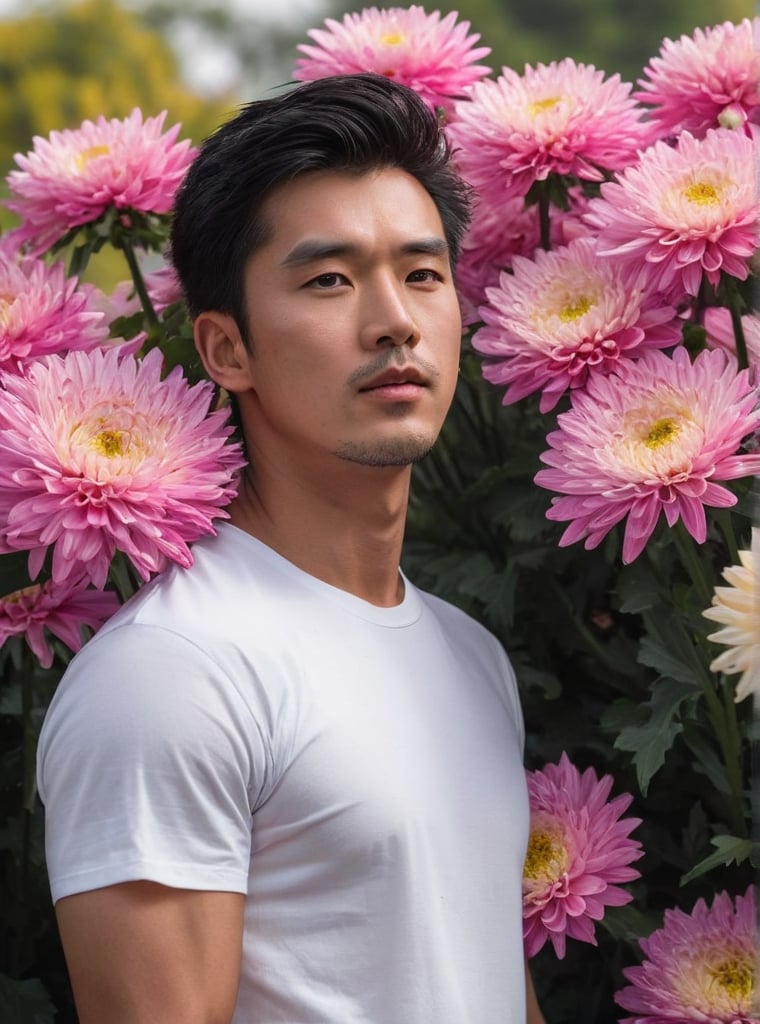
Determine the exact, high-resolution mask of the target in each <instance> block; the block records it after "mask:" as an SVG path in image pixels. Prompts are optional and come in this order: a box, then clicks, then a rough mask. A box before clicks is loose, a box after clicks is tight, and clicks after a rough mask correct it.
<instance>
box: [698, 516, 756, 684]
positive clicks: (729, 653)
mask: <svg viewBox="0 0 760 1024" xmlns="http://www.w3.org/2000/svg"><path fill="white" fill-rule="evenodd" d="M739 559H740V561H741V565H731V566H729V567H728V568H727V569H724V571H723V574H722V575H723V579H724V580H725V581H726V583H728V584H729V586H727V587H716V588H715V594H714V597H713V603H712V607H710V608H708V609H707V610H706V611H705V612H703V615H704V616H705V618H707V619H712V621H713V622H719V623H721V625H722V626H723V628H722V629H719V630H718V631H717V632H715V633H711V634H710V635H709V636H708V638H707V639H708V640H712V641H713V642H714V643H716V644H725V645H726V647H727V650H725V651H723V653H722V654H719V655H718V657H717V658H716V659H715V660H714V661H713V662H712V664H711V665H710V668H711V669H712V671H713V672H726V673H727V674H729V675H731V674H734V673H737V672H741V673H742V676H741V679H740V680H739V682H738V683H737V686H736V700H737V701H739V700H743V699H744V698H745V697H748V696H749V695H750V694H751V693H755V694H757V695H759V696H760V593H758V588H757V581H758V579H760V570H759V569H758V560H760V529H758V528H755V529H754V530H753V531H752V544H751V548H750V550H749V551H740V552H739Z"/></svg>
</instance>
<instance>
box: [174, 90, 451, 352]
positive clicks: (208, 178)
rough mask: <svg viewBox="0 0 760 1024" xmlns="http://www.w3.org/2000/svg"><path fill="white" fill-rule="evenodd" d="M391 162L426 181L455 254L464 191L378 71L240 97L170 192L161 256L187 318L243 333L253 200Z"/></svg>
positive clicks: (257, 237) (419, 116)
mask: <svg viewBox="0 0 760 1024" xmlns="http://www.w3.org/2000/svg"><path fill="white" fill-rule="evenodd" d="M391 167H394V168H396V167H397V168H400V169H401V170H403V171H406V172H407V173H408V174H410V175H411V176H412V177H414V178H416V179H417V181H418V182H419V183H420V184H421V185H422V186H423V188H425V189H426V191H427V192H428V193H429V195H430V196H431V198H432V199H433V202H434V203H435V205H436V207H437V209H438V212H439V214H440V217H441V221H442V223H443V229H444V234H445V236H446V241H447V243H448V246H449V250H450V253H451V259H452V263H454V262H455V261H456V258H457V255H458V253H459V247H460V243H461V240H462V236H463V234H464V232H465V230H466V228H467V225H468V222H469V203H470V193H469V189H468V187H467V185H466V184H465V183H464V182H463V181H462V179H461V178H460V177H459V176H458V175H457V173H456V171H455V170H454V168H453V166H452V162H451V154H450V151H449V148H448V145H447V143H446V140H445V137H444V135H443V132H442V131H441V129H440V127H439V125H438V122H437V120H436V118H435V116H434V114H433V113H432V112H431V111H430V110H429V109H428V107H427V106H426V105H425V104H424V103H423V101H422V100H421V99H420V98H419V96H418V95H417V94H416V93H415V92H413V91H412V90H411V89H409V88H407V87H406V86H403V85H399V84H398V83H396V82H392V81H391V80H389V79H387V78H384V77H383V76H381V75H374V74H360V75H340V76H336V77H333V78H323V79H319V80H317V81H314V82H308V83H306V84H305V85H301V86H299V87H298V88H296V89H293V90H292V91H291V92H288V93H286V94H285V95H282V96H278V97H277V98H274V99H266V100H260V101H256V102H254V103H249V104H247V105H246V106H244V107H242V108H241V109H240V111H239V112H238V113H237V115H236V116H235V117H233V118H232V119H231V120H230V121H228V122H226V123H225V124H223V125H222V126H221V127H220V128H218V129H217V130H216V131H215V132H214V133H213V134H212V135H211V136H209V138H208V139H206V140H205V142H204V143H203V144H202V145H201V147H200V150H199V152H198V155H197V156H196V158H195V160H194V162H193V164H192V165H191V167H190V169H189V170H188V172H187V175H186V177H185V180H184V182H183V183H182V185H181V187H180V189H179V191H178V193H177V197H176V201H175V206H174V217H173V224H172V233H171V240H170V256H171V259H172V262H173V264H174V267H175V269H176V271H177V274H178V276H179V279H180V282H181V284H182V288H183V290H184V294H185V300H186V302H187V305H188V309H189V311H190V315H191V316H192V317H196V316H197V315H198V314H199V313H200V312H202V311H204V310H211V309H214V310H218V311H220V312H223V313H228V314H230V315H232V316H233V317H234V318H235V320H236V321H237V324H238V327H239V328H240V330H241V332H242V334H243V337H244V338H246V337H247V330H246V312H247V311H246V308H245V291H244V287H243V280H244V271H245V264H246V260H247V259H248V257H249V256H250V255H251V253H253V252H254V251H255V249H257V248H258V247H259V246H260V245H262V244H264V243H265V242H266V240H267V238H268V232H269V231H270V230H271V225H269V224H267V223H266V222H265V220H263V219H262V218H261V216H260V208H261V204H262V203H263V202H264V200H265V199H266V197H267V196H268V195H269V193H270V192H271V191H272V190H273V189H274V188H276V187H278V186H280V185H283V184H286V183H287V182H289V181H292V180H293V179H294V178H296V177H298V176H299V175H301V174H305V173H308V172H310V171H323V170H335V171H342V172H348V173H356V174H362V173H366V172H368V171H372V170H375V169H381V168H391Z"/></svg>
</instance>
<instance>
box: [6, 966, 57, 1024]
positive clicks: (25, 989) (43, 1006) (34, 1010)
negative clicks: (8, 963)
mask: <svg viewBox="0 0 760 1024" xmlns="http://www.w3.org/2000/svg"><path fill="white" fill-rule="evenodd" d="M54 1018H55V1007H54V1006H53V1004H52V1002H51V1001H50V996H49V995H48V993H47V990H46V988H45V986H44V985H43V984H42V982H41V981H40V980H39V978H28V979H27V980H26V981H19V980H18V979H16V978H10V977H8V975H7V974H0V1020H2V1021H3V1022H4V1024H53V1021H54Z"/></svg>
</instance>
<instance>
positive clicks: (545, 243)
mask: <svg viewBox="0 0 760 1024" xmlns="http://www.w3.org/2000/svg"><path fill="white" fill-rule="evenodd" d="M546 184H547V183H546V182H544V185H545V186H546ZM550 207H551V200H550V199H549V189H548V187H544V188H542V189H541V190H540V191H539V193H538V224H539V229H540V231H541V248H542V249H545V250H546V252H548V251H549V250H550V249H551V247H552V225H551V217H550V213H549V211H550Z"/></svg>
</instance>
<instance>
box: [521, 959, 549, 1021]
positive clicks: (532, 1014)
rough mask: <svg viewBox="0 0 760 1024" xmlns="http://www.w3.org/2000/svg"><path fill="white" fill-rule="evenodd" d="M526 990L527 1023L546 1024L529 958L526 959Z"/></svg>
mask: <svg viewBox="0 0 760 1024" xmlns="http://www.w3.org/2000/svg"><path fill="white" fill-rule="evenodd" d="M525 991H526V997H527V1014H526V1017H525V1024H546V1021H545V1020H544V1015H543V1014H542V1013H541V1010H540V1008H539V1005H538V1000H537V999H536V990H535V989H534V987H533V978H532V977H531V974H530V968H529V967H528V961H527V960H526V961H525Z"/></svg>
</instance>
